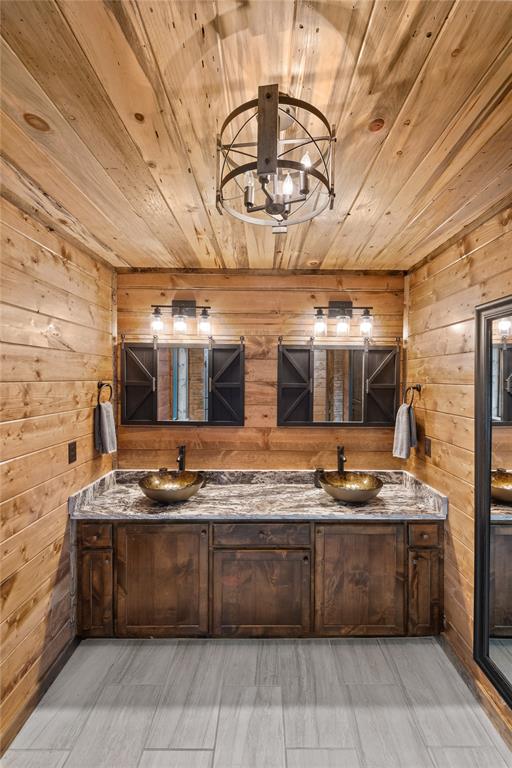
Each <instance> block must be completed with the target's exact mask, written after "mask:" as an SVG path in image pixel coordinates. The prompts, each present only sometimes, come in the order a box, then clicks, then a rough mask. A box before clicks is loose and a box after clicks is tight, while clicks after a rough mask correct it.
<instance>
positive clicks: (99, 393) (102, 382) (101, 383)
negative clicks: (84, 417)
mask: <svg viewBox="0 0 512 768" xmlns="http://www.w3.org/2000/svg"><path fill="white" fill-rule="evenodd" d="M103 387H108V388H109V389H110V394H109V396H108V402H110V401H111V400H112V395H113V393H114V390H113V389H112V384H109V383H108V381H98V405H99V404H100V397H101V392H102V390H103Z"/></svg>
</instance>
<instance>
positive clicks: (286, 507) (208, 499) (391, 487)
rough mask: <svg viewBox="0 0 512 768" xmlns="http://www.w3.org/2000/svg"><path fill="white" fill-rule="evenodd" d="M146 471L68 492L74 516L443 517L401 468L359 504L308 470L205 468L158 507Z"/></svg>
mask: <svg viewBox="0 0 512 768" xmlns="http://www.w3.org/2000/svg"><path fill="white" fill-rule="evenodd" d="M148 471H149V470H143V471H141V470H133V471H127V470H124V471H123V470H114V471H113V472H110V473H109V474H108V475H105V476H104V477H103V478H100V480H98V481H96V483H93V484H92V485H90V486H88V487H87V488H85V489H83V490H82V491H80V492H79V493H78V494H75V495H74V496H71V497H70V499H69V512H70V516H71V518H72V519H75V520H159V521H160V520H172V521H176V520H187V521H191V520H203V521H204V520H212V521H235V520H238V521H244V520H257V521H263V520H265V521H269V520H272V521H277V520H331V521H332V520H443V519H445V518H446V516H447V512H448V499H447V498H446V496H443V495H442V494H440V493H438V492H437V491H435V490H434V489H433V488H430V486H428V485H425V484H424V483H421V482H419V481H418V480H416V479H415V478H414V477H413V476H412V475H410V474H409V473H407V472H397V471H390V472H375V473H373V474H376V475H377V476H378V477H380V478H381V479H382V480H383V482H384V486H383V487H382V490H381V492H380V494H379V496H377V497H376V498H375V499H372V500H371V501H369V502H365V503H363V504H348V503H343V502H339V501H335V500H334V499H332V498H331V497H330V496H328V495H327V494H326V493H325V492H324V491H323V490H321V489H319V488H316V487H315V485H314V483H313V472H300V471H299V472H288V471H276V472H266V471H261V472H253V471H247V472H243V471H232V472H205V473H204V474H205V475H206V477H207V484H206V486H205V487H204V488H202V489H201V490H200V491H199V492H198V493H197V494H196V495H195V496H193V497H192V498H191V499H189V500H188V501H184V502H179V503H176V504H167V505H162V504H158V503H156V502H153V501H151V500H150V499H148V498H147V497H146V496H144V494H143V493H142V491H141V490H140V488H139V486H138V480H139V479H140V478H141V477H142V476H144V475H145V474H147V473H148Z"/></svg>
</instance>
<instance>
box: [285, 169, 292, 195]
mask: <svg viewBox="0 0 512 768" xmlns="http://www.w3.org/2000/svg"><path fill="white" fill-rule="evenodd" d="M283 195H288V196H290V197H291V195H293V181H292V177H291V176H290V174H289V173H287V174H286V178H285V180H284V182H283Z"/></svg>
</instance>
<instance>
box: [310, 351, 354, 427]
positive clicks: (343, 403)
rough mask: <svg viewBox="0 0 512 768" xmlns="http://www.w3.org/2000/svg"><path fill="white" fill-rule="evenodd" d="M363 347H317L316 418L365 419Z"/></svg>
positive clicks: (314, 414) (315, 354)
mask: <svg viewBox="0 0 512 768" xmlns="http://www.w3.org/2000/svg"><path fill="white" fill-rule="evenodd" d="M363 354H364V351H363V350H361V349H315V350H314V354H313V421H335V422H344V421H362V420H363Z"/></svg>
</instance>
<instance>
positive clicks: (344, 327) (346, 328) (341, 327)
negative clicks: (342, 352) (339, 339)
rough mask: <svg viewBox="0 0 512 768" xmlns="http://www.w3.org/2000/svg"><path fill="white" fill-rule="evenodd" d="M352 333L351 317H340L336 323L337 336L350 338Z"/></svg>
mask: <svg viewBox="0 0 512 768" xmlns="http://www.w3.org/2000/svg"><path fill="white" fill-rule="evenodd" d="M349 332H350V317H348V315H340V317H338V319H337V321H336V335H337V336H348V334H349Z"/></svg>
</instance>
